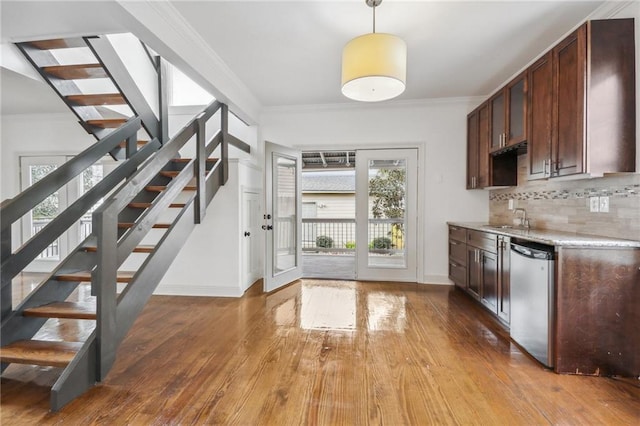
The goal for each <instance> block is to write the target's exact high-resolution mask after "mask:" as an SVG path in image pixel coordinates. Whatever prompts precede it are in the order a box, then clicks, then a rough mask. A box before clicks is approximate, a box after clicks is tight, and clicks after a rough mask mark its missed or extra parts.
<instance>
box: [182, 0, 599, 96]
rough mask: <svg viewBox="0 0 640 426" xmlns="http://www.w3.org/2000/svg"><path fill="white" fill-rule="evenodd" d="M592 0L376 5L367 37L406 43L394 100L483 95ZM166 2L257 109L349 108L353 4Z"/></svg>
mask: <svg viewBox="0 0 640 426" xmlns="http://www.w3.org/2000/svg"><path fill="white" fill-rule="evenodd" d="M601 3H602V2H593V1H591V2H589V1H587V2H580V1H498V2H487V1H467V2H459V1H400V0H384V1H383V2H382V4H381V5H380V7H378V8H377V12H376V30H377V32H388V33H393V34H395V35H398V36H400V37H402V38H403V39H404V40H405V41H406V43H407V47H408V66H407V68H408V71H407V89H406V91H405V93H404V94H403V95H401V96H400V97H399V98H398V99H407V100H408V99H425V98H445V97H461V96H483V95H488V94H489V93H490V92H491V91H492V90H494V89H496V88H497V87H498V86H499V85H500V84H501V83H503V82H504V81H505V80H506V79H508V78H509V77H510V76H511V75H513V74H514V73H516V72H517V71H518V70H520V69H522V68H523V67H524V66H525V65H526V64H527V63H528V62H529V61H530V60H531V59H533V58H534V57H535V56H537V55H538V54H540V53H542V52H543V51H544V50H545V49H546V48H547V47H549V46H550V45H552V44H553V43H554V42H555V41H556V40H558V38H560V37H561V36H562V35H563V34H565V33H566V32H567V31H569V30H570V29H571V28H572V27H574V26H576V25H577V24H578V23H580V22H581V21H583V20H584V19H585V17H586V16H587V15H589V14H590V13H591V12H592V11H593V10H595V9H596V8H597V7H598V6H599V5H600V4H601ZM172 5H173V6H174V7H175V9H176V10H177V11H178V12H179V13H180V14H181V15H182V16H183V17H184V18H185V19H186V21H187V22H188V23H189V25H191V27H193V29H195V30H196V31H197V32H198V33H199V35H200V36H201V37H202V38H203V39H204V40H205V41H206V42H207V43H208V44H209V45H210V46H211V48H212V49H213V50H214V51H215V52H216V53H217V54H218V55H219V56H220V57H221V58H222V60H223V61H224V62H225V63H226V64H227V65H228V66H229V67H230V68H231V70H232V71H233V72H234V73H235V74H236V75H237V76H238V77H239V78H240V80H241V81H242V82H244V84H246V85H247V86H248V87H249V89H250V90H251V92H253V94H254V95H255V96H256V97H257V98H258V100H259V101H260V103H261V104H262V105H263V106H282V105H301V104H327V103H330V104H333V103H341V102H351V101H348V100H347V99H346V98H344V97H343V96H342V94H341V92H340V73H341V70H340V67H341V55H342V48H343V47H344V45H345V44H346V43H347V42H348V41H349V40H350V39H352V38H353V37H356V36H358V35H361V34H364V33H367V32H370V31H371V25H372V9H371V8H369V7H368V6H367V5H366V4H365V1H364V0H357V1H344V0H343V1H295V2H293V1H269V2H266V1H257V2H246V1H236V2H229V1H226V2H221V1H214V2H198V1H173V2H172Z"/></svg>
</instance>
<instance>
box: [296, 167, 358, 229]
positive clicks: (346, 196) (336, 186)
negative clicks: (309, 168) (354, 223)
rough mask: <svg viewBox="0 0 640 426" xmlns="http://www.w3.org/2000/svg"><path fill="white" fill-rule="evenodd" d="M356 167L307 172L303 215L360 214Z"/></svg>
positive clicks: (349, 215)
mask: <svg viewBox="0 0 640 426" xmlns="http://www.w3.org/2000/svg"><path fill="white" fill-rule="evenodd" d="M355 195H356V174H355V170H348V171H326V172H316V171H314V172H303V173H302V217H303V218H331V219H337V218H348V219H354V218H355V217H356V197H355Z"/></svg>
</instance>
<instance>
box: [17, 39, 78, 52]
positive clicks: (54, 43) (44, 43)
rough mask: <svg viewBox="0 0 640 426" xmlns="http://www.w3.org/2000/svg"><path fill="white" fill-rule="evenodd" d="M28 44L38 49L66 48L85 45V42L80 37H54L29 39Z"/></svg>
mask: <svg viewBox="0 0 640 426" xmlns="http://www.w3.org/2000/svg"><path fill="white" fill-rule="evenodd" d="M26 44H28V45H29V46H31V47H35V48H36V49H40V50H53V49H68V48H71V47H87V43H86V42H85V41H84V39H82V38H81V37H74V38H54V39H51V40H36V41H30V42H28V43H26Z"/></svg>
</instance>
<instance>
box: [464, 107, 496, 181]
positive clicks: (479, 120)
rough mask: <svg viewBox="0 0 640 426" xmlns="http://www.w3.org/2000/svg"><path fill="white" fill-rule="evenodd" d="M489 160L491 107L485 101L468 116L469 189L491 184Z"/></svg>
mask: <svg viewBox="0 0 640 426" xmlns="http://www.w3.org/2000/svg"><path fill="white" fill-rule="evenodd" d="M489 161H490V159H489V107H488V106H487V104H486V103H484V104H482V105H480V107H478V108H476V109H475V110H474V111H473V112H472V113H471V114H469V115H468V116H467V189H481V188H484V187H486V186H489V185H491V182H490V176H489Z"/></svg>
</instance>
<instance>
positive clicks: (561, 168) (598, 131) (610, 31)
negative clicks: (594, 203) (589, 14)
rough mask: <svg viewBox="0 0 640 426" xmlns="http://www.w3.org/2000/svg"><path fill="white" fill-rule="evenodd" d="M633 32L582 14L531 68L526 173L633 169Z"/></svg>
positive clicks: (627, 22) (622, 22)
mask: <svg viewBox="0 0 640 426" xmlns="http://www.w3.org/2000/svg"><path fill="white" fill-rule="evenodd" d="M633 34H634V24H633V19H612V20H594V21H588V22H587V23H585V24H584V25H582V26H581V27H580V28H578V29H577V30H576V31H574V32H573V33H572V34H570V35H569V36H567V37H566V38H565V39H564V40H562V41H561V42H560V43H558V44H557V45H556V46H555V47H553V49H551V51H550V52H548V53H547V54H545V55H544V56H543V57H542V58H541V59H540V60H538V61H536V63H534V64H533V65H532V66H531V67H530V68H529V76H530V77H529V78H530V87H529V90H528V104H529V112H528V119H529V120H528V121H529V122H528V124H529V126H528V137H527V155H528V163H529V172H528V178H529V180H535V179H541V178H554V177H561V176H569V175H578V174H591V175H600V174H602V173H605V172H633V171H635V155H636V154H635V147H636V144H635V108H636V106H635V91H634V87H635V47H634V35H633Z"/></svg>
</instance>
